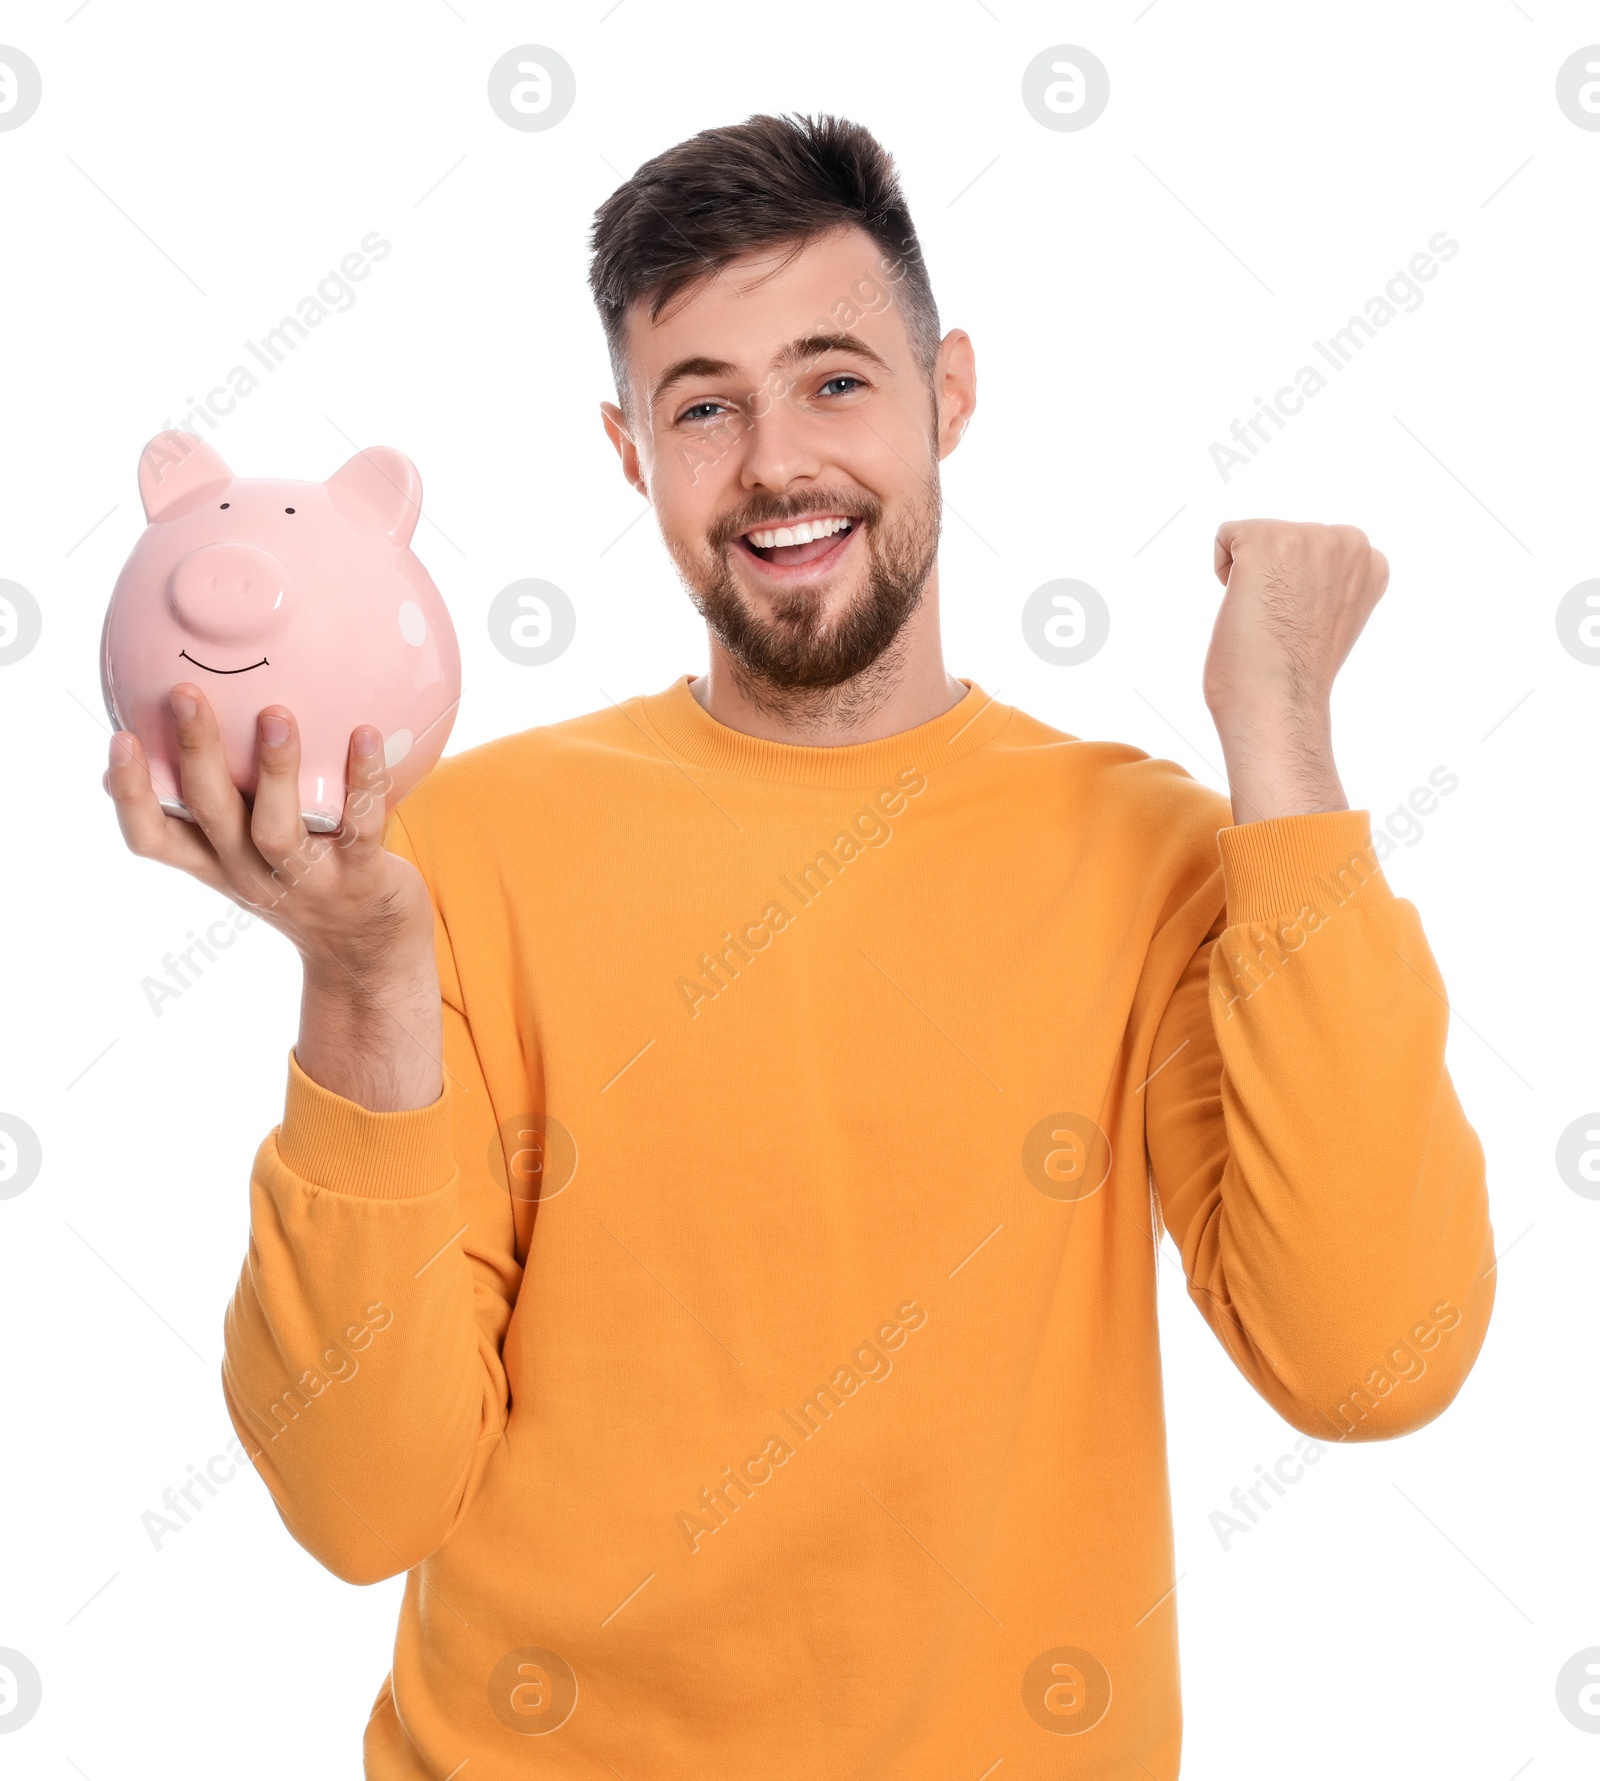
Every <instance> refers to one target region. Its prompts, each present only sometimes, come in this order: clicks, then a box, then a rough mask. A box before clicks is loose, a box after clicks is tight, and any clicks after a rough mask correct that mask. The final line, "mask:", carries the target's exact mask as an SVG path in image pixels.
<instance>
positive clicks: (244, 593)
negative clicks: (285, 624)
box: [167, 544, 288, 643]
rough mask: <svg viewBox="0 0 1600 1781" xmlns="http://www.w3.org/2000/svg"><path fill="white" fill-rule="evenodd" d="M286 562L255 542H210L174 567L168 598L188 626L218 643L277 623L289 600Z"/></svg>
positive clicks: (257, 632) (252, 634)
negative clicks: (279, 559) (284, 565)
mask: <svg viewBox="0 0 1600 1781" xmlns="http://www.w3.org/2000/svg"><path fill="white" fill-rule="evenodd" d="M287 579H288V578H287V576H286V575H285V573H284V567H283V564H282V563H280V562H279V561H278V559H277V558H276V557H275V556H272V555H270V554H269V553H268V552H267V551H264V550H257V549H256V547H255V546H254V545H253V544H206V545H202V546H201V548H200V549H199V550H196V551H192V552H191V553H190V554H189V555H188V556H186V557H185V558H184V559H183V560H182V561H181V562H180V563H179V564H178V566H177V567H176V568H175V569H174V570H173V571H172V575H171V578H170V579H169V581H168V582H167V603H168V605H169V606H171V608H172V611H173V616H174V617H175V618H176V619H177V621H178V623H179V624H180V625H182V626H183V627H184V628H185V629H186V630H189V631H192V632H193V633H194V634H195V636H197V637H205V638H208V639H210V640H211V641H213V642H217V643H225V642H231V641H233V640H235V639H238V638H243V637H257V636H261V635H263V634H264V633H265V632H267V631H270V630H273V629H275V628H276V626H277V623H278V621H279V620H280V619H281V618H282V617H283V615H284V609H285V607H286V605H287V603H288V590H287V585H286V584H287Z"/></svg>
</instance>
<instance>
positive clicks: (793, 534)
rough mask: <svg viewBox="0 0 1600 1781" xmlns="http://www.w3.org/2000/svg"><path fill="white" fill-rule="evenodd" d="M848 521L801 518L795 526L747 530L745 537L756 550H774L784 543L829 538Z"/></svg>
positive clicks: (841, 529) (843, 527)
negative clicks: (766, 529) (763, 530)
mask: <svg viewBox="0 0 1600 1781" xmlns="http://www.w3.org/2000/svg"><path fill="white" fill-rule="evenodd" d="M850 523H851V522H850V521H849V520H848V519H844V518H842V517H838V516H835V517H834V518H831V519H808V520H802V521H801V522H800V524H799V525H797V526H778V527H776V528H774V529H772V530H770V531H765V532H747V533H746V534H745V536H746V538H748V540H749V541H750V543H751V544H753V545H754V546H755V547H756V549H757V550H776V549H777V548H778V547H779V546H780V545H784V544H812V543H815V541H816V540H817V539H818V538H831V537H832V536H833V534H834V533H835V532H842V531H844V530H845V529H846V528H847V527H848V526H849V525H850Z"/></svg>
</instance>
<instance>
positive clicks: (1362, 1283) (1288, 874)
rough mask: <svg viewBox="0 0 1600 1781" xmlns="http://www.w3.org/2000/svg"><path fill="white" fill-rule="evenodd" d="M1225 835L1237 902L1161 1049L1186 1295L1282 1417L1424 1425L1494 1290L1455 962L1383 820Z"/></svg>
mask: <svg viewBox="0 0 1600 1781" xmlns="http://www.w3.org/2000/svg"><path fill="white" fill-rule="evenodd" d="M1218 842H1219V845H1220V848H1221V854H1222V872H1223V888H1224V891H1225V894H1226V899H1227V906H1226V911H1225V914H1224V916H1223V917H1221V918H1219V919H1218V920H1217V921H1216V922H1215V923H1214V924H1213V926H1212V929H1211V931H1210V932H1209V933H1208V934H1207V935H1206V937H1205V939H1204V941H1203V942H1202V943H1201V945H1200V946H1199V948H1198V950H1197V951H1195V952H1194V953H1193V956H1192V957H1191V958H1190V959H1189V962H1188V964H1187V967H1186V968H1185V969H1184V970H1183V971H1182V974H1181V976H1180V978H1179V980H1178V982H1177V986H1176V989H1175V990H1174V992H1173V994H1172V997H1171V999H1170V1001H1169V1003H1168V1005H1167V1007H1166V1011H1165V1013H1164V1014H1163V1016H1162V1018H1161V1021H1160V1023H1159V1026H1158V1028H1157V1031H1156V1037H1155V1043H1154V1048H1153V1054H1152V1057H1151V1066H1150V1067H1151V1068H1152V1069H1153V1070H1155V1071H1156V1074H1155V1075H1154V1076H1153V1077H1152V1078H1151V1079H1150V1080H1149V1083H1148V1087H1147V1090H1146V1093H1147V1098H1148V1104H1147V1106H1146V1110H1145V1126H1146V1134H1147V1141H1148V1146H1149V1154H1150V1162H1151V1170H1152V1176H1153V1181H1154V1185H1155V1191H1156V1194H1157V1198H1158V1201H1159V1206H1160V1212H1161V1217H1162V1219H1163V1221H1164V1223H1165V1224H1166V1227H1167V1229H1168V1230H1169V1231H1170V1232H1171V1234H1172V1237H1173V1240H1174V1242H1175V1243H1176V1244H1177V1247H1178V1251H1179V1253H1180V1255H1181V1257H1182V1260H1183V1268H1184V1273H1185V1275H1186V1276H1187V1278H1188V1282H1189V1294H1190V1297H1191V1298H1192V1299H1193V1300H1194V1302H1195V1303H1196V1304H1197V1305H1198V1306H1199V1308H1200V1310H1201V1313H1202V1314H1203V1315H1204V1317H1205V1318H1206V1321H1207V1322H1208V1323H1209V1324H1210V1325H1211V1327H1212V1329H1213V1330H1214V1331H1215V1332H1216V1334H1217V1336H1218V1338H1219V1339H1220V1340H1221V1342H1222V1343H1223V1345H1224V1347H1225V1348H1226V1349H1227V1350H1228V1353H1229V1354H1230V1355H1231V1356H1232V1358H1233V1360H1234V1362H1235V1364H1236V1365H1237V1366H1238V1367H1239V1370H1240V1371H1241V1372H1242V1373H1243V1374H1244V1375H1245V1377H1246V1378H1247V1379H1249V1380H1250V1382H1251V1383H1252V1384H1253V1385H1254V1386H1255V1387H1256V1389H1257V1390H1258V1391H1259V1392H1260V1393H1261V1394H1262V1396H1263V1397H1265V1398H1266V1399H1267V1401H1268V1402H1269V1403H1271V1404H1272V1405H1273V1406H1274V1407H1275V1408H1276V1409H1277V1410H1278V1411H1279V1412H1280V1414H1282V1415H1283V1416H1284V1417H1285V1418H1287V1420H1288V1421H1289V1422H1291V1423H1292V1424H1293V1425H1294V1426H1295V1427H1296V1428H1299V1429H1301V1430H1303V1431H1304V1432H1305V1433H1307V1434H1309V1435H1312V1436H1314V1437H1315V1438H1317V1439H1319V1440H1323V1441H1330V1440H1335V1441H1342V1440H1358V1441H1359V1440H1377V1439H1383V1438H1385V1437H1388V1436H1393V1435H1400V1434H1405V1433H1407V1432H1409V1431H1410V1430H1412V1429H1415V1428H1417V1427H1419V1426H1421V1425H1422V1424H1423V1423H1425V1422H1428V1421H1429V1420H1431V1419H1432V1418H1433V1417H1435V1416H1437V1415H1438V1414H1439V1412H1440V1411H1441V1410H1443V1409H1444V1408H1445V1406H1446V1405H1447V1404H1448V1403H1449V1402H1450V1401H1451V1399H1452V1398H1453V1397H1454V1396H1455V1394H1456V1392H1457V1391H1458V1390H1459V1389H1460V1387H1461V1384H1462V1381H1463V1380H1464V1379H1465V1378H1466V1376H1467V1373H1468V1371H1469V1370H1470V1368H1471V1366H1472V1363H1473V1361H1474V1360H1475V1358H1476V1357H1477V1353H1478V1350H1479V1348H1480V1346H1481V1345H1482V1343H1483V1339H1484V1335H1485V1332H1486V1331H1487V1328H1488V1323H1489V1313H1490V1308H1491V1306H1492V1304H1493V1302H1494V1249H1493V1233H1492V1231H1491V1229H1490V1224H1489V1208H1488V1195H1487V1191H1486V1187H1485V1181H1484V1164H1483V1151H1482V1147H1481V1146H1480V1145H1479V1143H1478V1140H1477V1137H1476V1135H1475V1134H1474V1132H1473V1130H1472V1128H1471V1126H1470V1125H1468V1123H1467V1121H1466V1117H1465V1115H1464V1114H1463V1112H1462V1110H1461V1105H1460V1103H1459V1102H1458V1100H1457V1099H1456V1094H1455V1090H1454V1088H1453V1087H1452V1086H1451V1082H1450V1078H1449V1075H1448V1074H1447V1072H1446V1070H1445V1064H1444V1050H1445V1036H1446V1029H1447V1026H1448V1022H1449V1008H1448V1005H1447V1003H1446V1001H1445V993H1444V988H1443V985H1442V983H1441V981H1440V977H1439V972H1438V968H1437V966H1436V965H1435V964H1434V961H1433V956H1432V954H1431V953H1430V952H1429V950H1428V945H1427V941H1426V940H1425V939H1424V938H1423V933H1422V927H1421V924H1420V922H1419V921H1418V919H1417V912H1416V910H1415V909H1414V908H1413V906H1412V905H1411V904H1410V903H1408V902H1405V901H1404V900H1402V899H1400V898H1397V897H1396V896H1395V895H1394V894H1393V892H1392V891H1391V890H1390V888H1389V886H1388V883H1387V882H1386V880H1385V879H1384V877H1383V874H1382V871H1381V869H1380V868H1379V865H1378V862H1377V859H1376V857H1375V855H1374V854H1373V851H1372V846H1371V832H1370V826H1369V822H1368V818H1367V813H1366V812H1365V811H1337V812H1328V813H1324V814H1318V815H1311V816H1294V817H1283V818H1277V819H1274V820H1271V821H1264V822H1255V823H1247V824H1241V825H1239V826H1237V827H1233V828H1225V829H1223V830H1221V831H1220V834H1219V835H1218ZM1214 882H1215V881H1214V880H1213V883H1214ZM1191 931H1192V930H1191Z"/></svg>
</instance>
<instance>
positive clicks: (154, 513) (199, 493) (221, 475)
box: [139, 432, 233, 520]
mask: <svg viewBox="0 0 1600 1781" xmlns="http://www.w3.org/2000/svg"><path fill="white" fill-rule="evenodd" d="M232 481H233V472H232V471H231V470H230V469H229V468H228V466H227V465H226V464H225V463H223V461H222V459H221V458H219V457H218V456H217V454H216V453H215V452H214V451H213V450H212V449H211V447H210V446H209V445H207V444H206V442H205V441H204V440H203V439H196V438H195V436H194V434H193V433H180V432H169V433H157V434H156V436H155V438H154V439H152V440H151V441H150V443H149V444H148V445H147V446H146V447H145V448H144V450H143V451H142V452H140V454H139V499H140V500H141V501H143V502H144V516H145V518H146V519H148V520H158V519H169V518H170V517H171V516H172V515H173V514H174V513H176V512H178V511H180V510H182V511H184V512H187V511H188V510H189V509H190V508H194V507H198V506H199V505H200V503H201V502H202V501H203V500H205V499H206V498H207V497H208V496H210V495H214V494H216V493H217V492H218V491H219V490H221V489H225V488H226V487H227V486H228V484H229V483H230V482H232Z"/></svg>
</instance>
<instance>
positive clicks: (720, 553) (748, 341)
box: [605, 229, 973, 691]
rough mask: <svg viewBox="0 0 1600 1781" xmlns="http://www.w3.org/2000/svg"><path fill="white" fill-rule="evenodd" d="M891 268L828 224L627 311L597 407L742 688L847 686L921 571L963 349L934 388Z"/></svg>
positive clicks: (921, 583)
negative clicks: (611, 387)
mask: <svg viewBox="0 0 1600 1781" xmlns="http://www.w3.org/2000/svg"><path fill="white" fill-rule="evenodd" d="M898 274H899V268H897V267H896V266H894V265H893V264H892V263H891V264H889V265H885V263H884V256H883V254H882V252H881V250H880V249H879V248H878V246H877V244H876V243H875V242H873V241H872V240H871V238H870V237H869V236H867V235H866V234H865V233H864V232H862V231H860V230H857V229H839V230H835V231H834V232H832V233H831V234H829V235H825V236H822V237H820V238H819V239H817V240H815V241H812V242H810V243H808V244H807V245H806V246H805V247H803V248H801V249H799V250H798V251H795V250H794V249H793V248H784V249H779V250H774V251H770V252H763V253H761V254H759V255H752V256H750V257H748V258H746V259H743V260H738V261H735V262H734V263H733V264H732V265H730V266H727V267H724V268H723V269H722V270H721V271H720V272H718V273H716V274H714V275H712V276H711V277H708V278H706V279H705V280H703V281H702V282H701V283H700V284H698V285H696V286H694V287H692V288H691V289H690V290H689V291H688V292H686V293H684V294H682V295H680V296H678V297H676V298H675V299H674V300H673V301H672V303H671V304H669V305H668V307H667V309H666V310H665V312H664V313H663V314H662V315H661V316H660V317H659V318H658V319H657V320H655V321H652V320H651V318H650V315H649V311H648V306H647V305H645V304H643V303H636V304H635V305H634V307H633V310H632V311H631V312H630V313H629V316H628V319H627V329H628V333H627V346H628V365H629V372H630V376H629V398H630V399H629V414H628V415H627V416H624V414H623V413H622V411H621V410H620V409H618V408H616V407H615V406H613V405H611V404H607V405H606V408H605V414H606V427H607V431H608V432H609V433H610V435H611V437H612V440H613V442H614V443H615V444H616V446H617V449H618V451H619V452H620V453H621V456H622V460H623V467H624V470H625V472H626V473H627V475H628V477H629V480H630V481H632V482H633V483H634V485H635V487H637V488H639V489H640V490H641V492H643V493H645V494H647V495H648V496H649V499H650V501H651V502H652V504H653V505H654V507H655V510H656V517H657V519H658V521H659V522H660V525H661V531H662V536H663V537H664V539H665V540H666V543H667V547H668V549H669V550H670V551H671V552H672V556H673V559H674V561H675V562H676V563H677V566H678V570H679V572H680V574H681V575H682V576H683V579H684V582H685V585H686V586H687V587H688V589H689V593H690V596H691V598H692V599H693V600H694V602H695V605H696V606H697V607H698V608H699V610H700V612H701V614H702V615H703V616H704V618H705V619H706V622H707V624H708V625H709V626H710V628H711V631H712V634H713V635H714V636H715V637H716V639H717V641H718V642H719V643H721V645H722V646H723V648H724V649H725V650H727V651H728V653H729V655H730V656H731V657H732V658H733V662H734V665H735V672H736V673H738V672H740V671H741V670H742V673H741V674H740V677H741V679H743V680H745V681H746V683H747V685H749V684H750V683H752V682H753V683H754V684H753V685H750V690H752V691H758V690H759V689H761V688H763V687H764V688H771V689H801V688H826V687H833V686H838V685H840V684H841V683H843V682H844V681H846V680H850V679H853V678H854V677H855V676H856V675H858V674H860V673H861V672H862V671H863V670H865V669H866V668H869V667H870V666H871V665H872V664H873V663H874V662H875V661H877V660H879V658H880V657H882V656H883V654H884V652H885V651H886V650H887V649H888V648H889V647H890V645H891V644H892V643H893V642H894V639H895V637H896V636H897V635H898V634H899V632H900V630H901V627H902V626H903V625H904V624H905V622H906V620H907V619H908V618H909V617H910V616H911V614H912V613H913V612H914V611H915V610H916V607H917V604H918V602H919V601H920V599H921V597H922V593H923V590H924V588H925V586H926V585H927V583H928V580H929V577H930V575H931V574H932V571H933V568H934V563H935V559H936V554H937V549H938V540H939V512H940V501H939V469H938V465H939V459H940V458H941V457H943V456H944V455H945V454H946V453H947V452H948V451H949V450H950V449H951V448H952V447H953V446H954V444H955V441H956V440H957V439H958V438H959V437H960V433H961V429H962V428H963V427H964V426H965V424H966V420H967V417H968V416H969V415H970V413H971V409H972V403H973V396H972V383H973V379H972V375H971V348H970V344H969V343H968V342H967V339H966V336H965V335H963V334H959V333H955V334H952V335H950V336H949V337H948V338H947V339H946V340H945V342H944V343H943V345H942V346H941V348H940V352H939V360H938V363H937V364H936V365H935V367H934V371H933V375H932V378H931V380H930V376H929V373H928V372H927V371H926V370H925V369H924V367H923V366H922V365H921V364H919V363H918V361H917V359H916V357H915V355H914V353H913V350H912V345H911V341H910V337H909V335H908V333H907V331H906V326H905V322H904V319H903V316H902V313H901V305H900V300H899V299H900V285H899V278H898Z"/></svg>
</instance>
